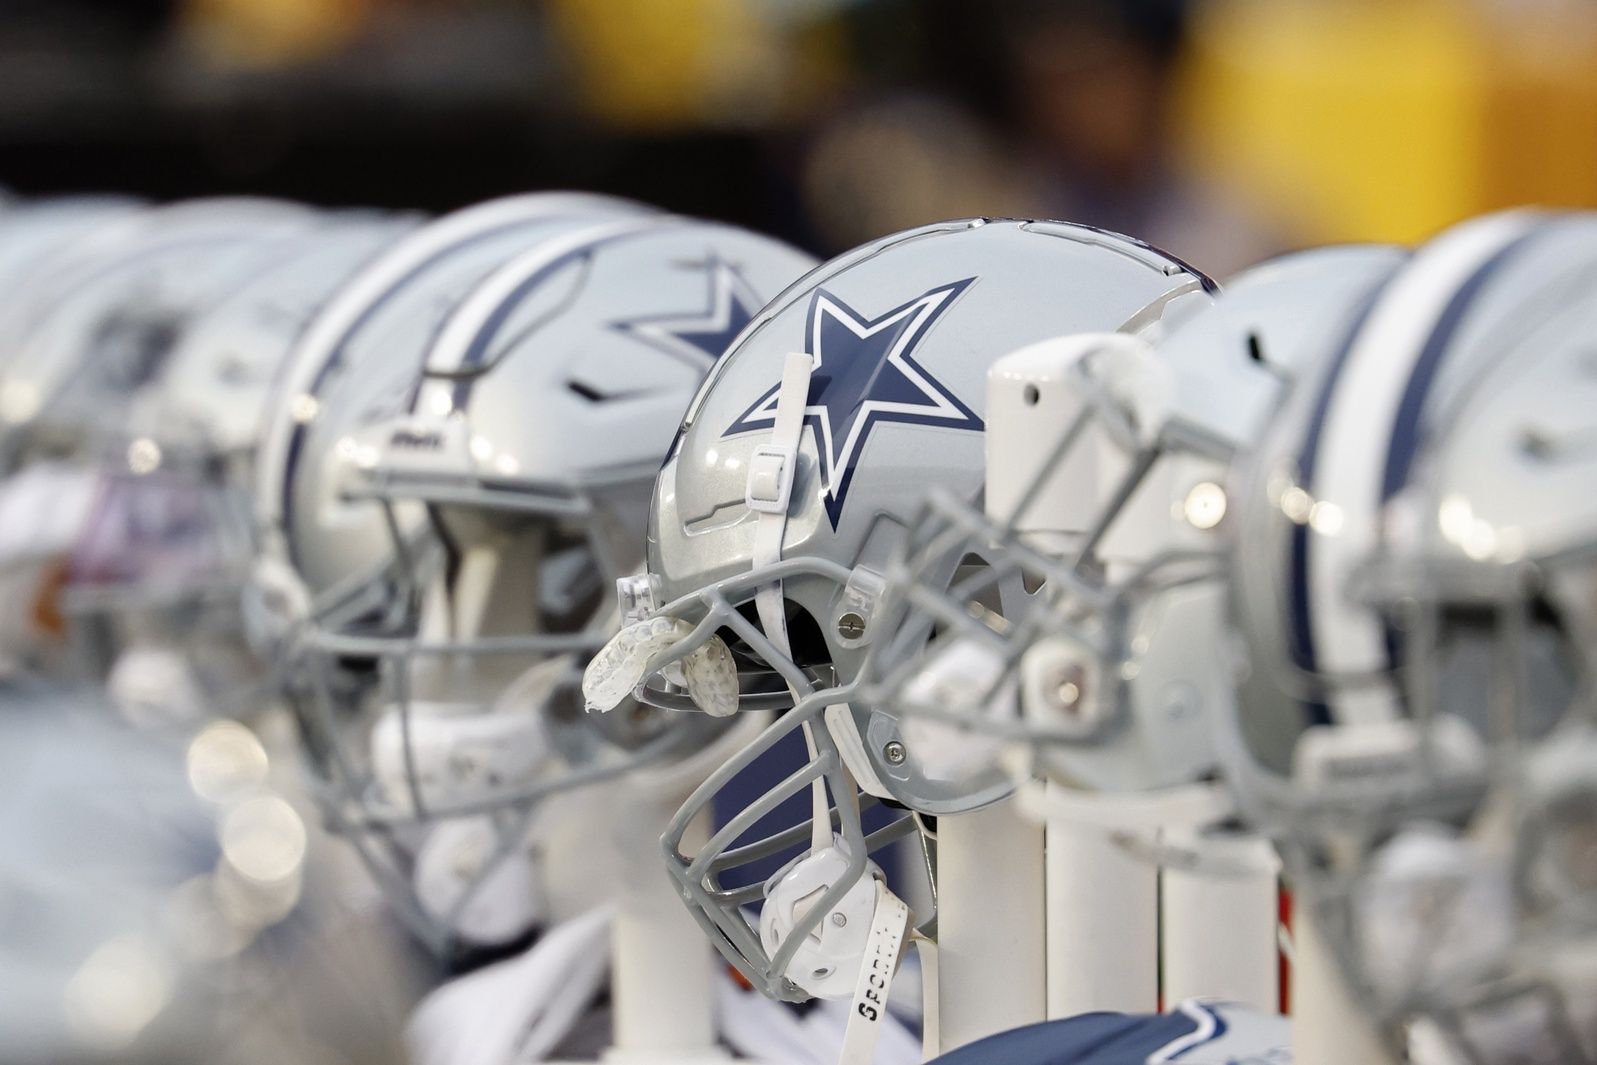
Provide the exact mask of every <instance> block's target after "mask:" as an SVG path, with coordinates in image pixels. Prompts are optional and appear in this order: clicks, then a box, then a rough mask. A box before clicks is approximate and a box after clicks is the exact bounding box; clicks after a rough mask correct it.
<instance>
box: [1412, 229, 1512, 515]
mask: <svg viewBox="0 0 1597 1065" xmlns="http://www.w3.org/2000/svg"><path fill="white" fill-rule="evenodd" d="M1541 232H1543V230H1541V229H1532V230H1529V231H1528V232H1526V233H1522V234H1521V235H1520V236H1519V237H1517V238H1515V239H1514V240H1512V241H1510V242H1508V243H1507V244H1505V245H1504V246H1503V247H1501V248H1499V249H1498V250H1497V252H1496V253H1495V254H1493V255H1492V256H1491V257H1490V258H1489V259H1487V260H1486V261H1485V262H1484V263H1482V264H1481V266H1480V267H1479V269H1477V270H1476V271H1475V273H1474V274H1473V275H1471V276H1470V278H1469V279H1468V280H1467V281H1465V282H1464V283H1463V284H1462V285H1460V286H1459V287H1458V289H1457V290H1456V291H1455V292H1454V294H1453V297H1452V299H1451V300H1449V301H1448V304H1447V306H1446V308H1444V309H1443V311H1442V314H1441V317H1439V318H1438V319H1437V321H1436V326H1435V327H1434V328H1433V329H1432V330H1431V335H1430V336H1429V337H1428V338H1427V339H1426V341H1425V348H1424V350H1422V351H1421V352H1420V357H1419V358H1418V359H1417V360H1416V361H1415V363H1414V370H1413V372H1412V373H1411V374H1410V375H1409V380H1408V386H1407V387H1406V388H1405V389H1404V390H1403V398H1402V401H1401V402H1400V403H1399V404H1398V408H1397V417H1396V418H1395V419H1393V422H1392V433H1391V437H1390V439H1389V442H1388V444H1387V449H1386V468H1385V470H1384V471H1383V472H1382V475H1381V501H1382V502H1385V501H1386V500H1389V499H1391V498H1392V497H1393V496H1395V495H1396V494H1397V493H1398V492H1400V491H1401V490H1402V489H1403V488H1404V487H1405V486H1407V484H1408V479H1409V474H1410V473H1411V472H1412V469H1413V465H1414V455H1415V453H1416V452H1417V451H1418V450H1419V444H1420V432H1421V424H1420V422H1421V418H1422V416H1423V414H1424V412H1425V401H1426V399H1427V398H1428V397H1429V396H1430V391H1431V386H1432V385H1433V384H1435V382H1436V377H1437V373H1438V372H1439V371H1440V369H1441V366H1442V361H1443V359H1444V357H1445V356H1446V354H1447V351H1448V348H1449V346H1450V345H1451V344H1452V341H1453V337H1454V336H1455V335H1456V334H1457V333H1458V327H1459V326H1460V325H1461V324H1462V323H1463V320H1464V316H1465V314H1466V313H1467V312H1468V311H1469V309H1470V307H1471V306H1472V305H1473V304H1474V300H1475V297H1476V296H1477V295H1478V294H1479V293H1480V290H1481V289H1482V288H1483V287H1484V286H1485V284H1486V282H1487V281H1489V280H1491V278H1492V277H1493V275H1495V274H1496V273H1497V272H1498V271H1499V270H1500V269H1502V267H1503V265H1504V264H1505V263H1506V262H1508V261H1509V260H1510V259H1512V258H1513V257H1514V255H1515V254H1516V253H1518V252H1519V251H1520V250H1521V249H1522V248H1524V247H1525V245H1526V244H1527V243H1529V242H1530V240H1531V239H1532V238H1534V237H1535V236H1537V235H1538V234H1539V233H1541Z"/></svg>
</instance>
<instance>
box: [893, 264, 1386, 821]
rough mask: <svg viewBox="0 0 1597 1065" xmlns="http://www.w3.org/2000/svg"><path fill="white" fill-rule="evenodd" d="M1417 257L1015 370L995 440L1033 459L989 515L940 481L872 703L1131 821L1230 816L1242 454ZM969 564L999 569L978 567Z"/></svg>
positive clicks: (1274, 267)
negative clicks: (1015, 584)
mask: <svg viewBox="0 0 1597 1065" xmlns="http://www.w3.org/2000/svg"><path fill="white" fill-rule="evenodd" d="M1404 254H1405V253H1404V252H1402V251H1401V250H1399V249H1397V248H1394V247H1387V246H1378V245H1370V246H1348V247H1336V248H1325V249H1319V250H1315V251H1308V252H1300V253H1297V254H1294V255H1289V256H1285V257H1283V258H1281V259H1277V260H1274V261H1272V262H1269V263H1266V264H1264V265H1261V266H1259V267H1255V268H1254V269H1252V270H1250V271H1247V272H1245V273H1244V274H1242V275H1240V276H1238V277H1237V278H1236V279H1235V280H1234V281H1233V282H1231V283H1230V284H1228V286H1227V287H1226V289H1225V290H1224V292H1222V293H1221V294H1220V296H1219V297H1218V298H1217V299H1216V300H1215V302H1214V303H1213V304H1212V305H1211V306H1209V307H1207V308H1204V309H1203V310H1201V311H1199V312H1198V313H1196V314H1194V315H1192V316H1190V317H1188V318H1186V319H1184V320H1182V321H1180V322H1177V323H1175V324H1174V325H1173V327H1172V328H1169V329H1167V330H1161V331H1157V332H1155V331H1145V332H1144V333H1143V334H1142V335H1141V336H1131V335H1127V334H1089V335H1084V336H1076V337H1061V338H1056V339H1052V340H1048V341H1044V342H1043V343H1041V344H1038V345H1034V346H1033V347H1030V348H1027V349H1023V350H1022V351H1020V352H1017V353H1015V354H1013V355H1011V356H1008V357H1006V358H1004V359H1002V360H1000V361H999V362H998V363H997V364H996V365H995V366H994V369H993V372H992V375H991V376H990V378H989V384H988V397H987V402H988V414H989V418H990V420H991V426H990V428H989V430H988V448H989V455H990V456H991V458H992V459H993V460H999V459H1001V458H1008V459H1011V460H1014V461H1012V462H1011V463H1008V464H1004V463H1002V462H1000V463H999V467H998V468H999V470H1001V473H1002V475H1001V476H1000V473H998V472H994V473H992V474H991V479H990V480H989V482H988V485H987V494H986V500H985V502H986V513H985V514H983V513H982V512H980V511H978V510H977V509H975V508H973V507H971V506H970V505H969V504H968V503H967V502H966V501H965V500H961V499H958V498H956V497H953V496H950V495H948V494H946V493H938V494H937V495H935V496H934V497H933V498H932V499H931V500H930V502H929V503H928V504H927V508H926V513H925V517H924V518H923V520H921V521H920V522H919V523H918V524H917V525H916V527H915V528H914V530H913V531H912V532H911V534H910V536H909V537H908V538H907V540H906V542H905V546H904V549H903V551H902V553H901V554H900V556H899V557H897V558H896V559H895V560H894V563H893V565H892V566H891V567H890V568H889V570H888V577H887V590H886V593H885V594H884V596H883V602H884V606H883V609H882V613H883V615H884V617H885V618H886V619H887V620H886V622H885V624H884V627H883V630H882V635H881V637H880V638H879V639H878V641H877V645H876V647H875V649H874V652H873V654H872V656H871V658H870V662H869V666H868V668H867V669H866V671H865V672H866V675H867V680H866V689H867V694H866V699H867V700H868V701H870V702H873V703H875V704H877V705H879V706H884V707H887V708H890V709H891V710H892V711H893V712H895V713H898V714H900V715H903V716H904V717H905V718H906V720H905V721H904V724H903V735H904V743H905V746H906V748H908V749H913V750H919V751H921V752H923V757H925V758H926V759H928V760H930V761H937V762H940V763H942V764H944V765H945V766H948V767H961V766H969V765H972V764H982V763H983V762H987V763H993V762H997V761H1002V762H1004V764H1006V765H1007V766H1009V768H1010V769H1011V771H1012V773H1013V774H1014V775H1015V776H1016V777H1017V778H1018V780H1021V781H1025V780H1033V779H1046V780H1050V781H1054V782H1056V783H1058V784H1061V785H1064V786H1065V787H1066V788H1068V789H1070V792H1069V793H1068V794H1071V796H1072V797H1071V798H1070V799H1069V800H1068V801H1069V802H1070V804H1071V811H1072V813H1071V816H1073V817H1083V816H1089V814H1088V810H1089V809H1092V810H1096V811H1097V813H1098V814H1099V815H1101V816H1103V817H1105V818H1107V819H1109V821H1111V822H1113V824H1114V825H1115V827H1116V828H1118V829H1119V830H1122V831H1125V830H1132V829H1135V828H1148V827H1152V826H1151V825H1149V824H1144V823H1141V822H1142V818H1143V815H1146V816H1147V817H1151V818H1156V819H1157V821H1158V824H1159V825H1163V826H1168V825H1170V824H1173V823H1177V822H1185V823H1188V824H1191V825H1193V826H1194V827H1201V826H1204V825H1212V824H1215V823H1217V822H1219V821H1221V820H1223V819H1225V818H1226V817H1227V816H1229V815H1230V813H1231V811H1232V806H1233V804H1232V802H1231V799H1230V797H1229V794H1228V793H1227V792H1226V790H1225V789H1224V788H1223V786H1221V785H1220V784H1219V782H1218V780H1217V779H1216V777H1217V763H1216V757H1215V754H1214V751H1213V744H1212V742H1211V740H1210V730H1211V728H1212V725H1211V724H1210V719H1211V717H1212V716H1213V715H1215V714H1227V713H1230V711H1231V708H1232V676H1231V670H1230V667H1229V664H1228V663H1229V662H1230V660H1231V652H1230V647H1229V641H1228V638H1227V635H1226V629H1225V623H1224V622H1225V605H1224V597H1225V590H1226V586H1225V581H1224V562H1225V555H1224V539H1223V536H1224V534H1225V532H1226V528H1227V525H1226V513H1227V509H1228V508H1227V496H1226V490H1225V487H1224V484H1225V480H1226V470H1227V467H1228V463H1229V462H1230V460H1231V458H1232V456H1233V455H1235V454H1236V453H1237V452H1238V451H1239V450H1242V449H1245V448H1246V447H1247V446H1248V445H1249V443H1250V442H1251V441H1252V440H1253V439H1254V437H1255V436H1256V434H1257V433H1258V431H1259V430H1260V428H1261V426H1262V423H1263V421H1264V419H1265V417H1266V415H1267V413H1268V412H1269V411H1270V410H1271V409H1272V408H1273V406H1274V405H1275V404H1276V403H1277V402H1279V400H1280V399H1281V397H1282V396H1283V395H1284V394H1285V393H1286V391H1287V390H1288V389H1289V388H1290V382H1291V381H1292V380H1293V379H1294V378H1295V377H1296V375H1297V374H1298V372H1299V371H1300V369H1301V368H1302V367H1303V366H1305V365H1312V363H1313V360H1314V359H1315V358H1316V357H1317V356H1318V355H1319V354H1321V353H1322V352H1323V351H1324V350H1325V349H1326V348H1328V347H1330V346H1331V345H1332V344H1334V343H1335V341H1336V339H1337V338H1338V337H1339V336H1340V335H1341V333H1342V331H1343V329H1344V326H1343V324H1342V323H1343V322H1344V320H1345V319H1346V318H1347V316H1348V315H1349V313H1350V311H1351V309H1352V308H1356V307H1357V306H1359V304H1360V302H1361V301H1362V300H1363V299H1365V298H1367V296H1368V293H1369V292H1370V291H1372V290H1373V289H1375V288H1376V287H1377V286H1378V285H1379V284H1380V283H1381V282H1382V281H1383V280H1384V279H1385V278H1386V277H1387V276H1388V275H1389V274H1390V273H1391V272H1392V271H1393V270H1395V269H1396V268H1397V267H1398V265H1399V264H1400V263H1401V262H1402V261H1403V259H1404ZM989 468H990V470H991V469H992V467H991V466H990V467H989ZM973 556H979V557H983V558H985V559H987V560H988V562H989V565H988V566H986V567H968V566H967V567H966V570H967V571H966V572H964V573H962V574H960V572H959V571H960V563H961V560H962V559H966V558H969V557H973ZM951 573H954V574H959V575H958V577H957V579H955V580H954V581H952V582H949V581H948V580H947V579H946V578H947V575H948V574H951ZM939 576H941V577H942V578H943V579H942V580H941V581H939V580H938V577H939ZM1017 577H1018V578H1019V579H1020V582H1021V584H1022V585H1023V586H1024V587H1025V588H1027V589H1030V590H1032V592H1033V594H1032V595H1030V596H1028V597H1026V598H1024V599H1022V600H1021V601H1020V603H1019V604H1018V606H1019V610H1018V612H1015V611H1013V610H1011V611H1010V612H1006V613H1000V612H999V611H998V609H997V608H996V606H995V605H994V604H993V594H992V593H993V591H994V590H995V589H996V588H997V587H999V586H1000V584H1001V582H1003V581H1005V580H1014V579H1016V578H1017ZM1016 739H1020V740H1023V741H1024V742H1023V743H1021V744H1019V745H1018V748H1013V749H1014V750H1015V753H1017V754H1019V755H1020V757H1018V758H1015V757H1009V758H1006V757H1004V755H1005V754H1006V751H1007V750H1008V749H1012V748H1011V747H1010V745H1009V744H1006V743H1005V742H1003V741H1013V740H1016ZM953 771H954V769H953V768H949V769H945V772H953ZM1083 793H1086V794H1083ZM1089 796H1091V798H1092V802H1091V804H1090V806H1089V804H1087V803H1086V802H1085V800H1086V799H1087V798H1088V797H1089ZM1026 798H1027V800H1028V802H1029V803H1034V802H1035V801H1036V800H1037V799H1039V798H1041V792H1039V791H1034V790H1033V791H1028V793H1027V795H1026Z"/></svg>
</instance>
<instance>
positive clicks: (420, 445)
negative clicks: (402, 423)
mask: <svg viewBox="0 0 1597 1065" xmlns="http://www.w3.org/2000/svg"><path fill="white" fill-rule="evenodd" d="M388 443H389V446H391V447H402V448H408V449H410V450H412V451H437V450H439V449H440V448H442V447H443V446H444V435H443V434H442V433H440V432H439V431H438V430H436V429H425V430H423V429H396V430H394V433H393V435H392V436H390V437H389V438H388Z"/></svg>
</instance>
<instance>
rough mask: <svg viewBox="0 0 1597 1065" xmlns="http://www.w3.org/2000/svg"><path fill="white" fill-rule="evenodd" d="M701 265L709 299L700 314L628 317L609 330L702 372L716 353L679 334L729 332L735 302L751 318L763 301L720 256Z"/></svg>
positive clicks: (711, 361)
mask: <svg viewBox="0 0 1597 1065" xmlns="http://www.w3.org/2000/svg"><path fill="white" fill-rule="evenodd" d="M704 265H705V267H706V271H705V272H706V274H707V276H708V278H709V282H710V285H709V297H710V298H709V306H707V307H706V308H705V309H704V310H703V311H700V312H696V313H689V314H665V315H659V316H657V317H649V318H631V319H628V320H626V321H622V322H616V323H615V324H614V326H613V328H615V329H618V330H620V331H621V332H623V333H627V334H629V335H631V336H635V337H637V338H638V339H639V340H642V341H643V342H645V343H647V344H652V345H654V346H655V347H657V348H660V349H661V350H663V351H665V352H666V353H667V354H670V355H675V356H678V357H681V358H686V359H687V360H689V365H691V366H692V367H693V368H694V369H696V370H703V369H704V368H705V367H706V366H709V365H710V364H711V363H713V362H715V360H716V358H717V355H718V354H719V353H717V355H711V354H709V353H707V352H706V351H705V350H704V349H703V348H701V347H699V346H698V345H697V344H694V343H692V342H690V341H687V340H683V339H682V334H683V333H725V332H729V331H730V330H731V327H732V313H733V309H734V308H735V307H736V306H737V303H738V302H741V303H742V305H743V306H744V307H745V308H746V309H747V310H748V314H749V317H750V319H752V318H753V316H754V314H755V312H757V311H758V310H759V309H760V308H761V307H762V306H764V305H765V301H764V300H762V299H760V297H759V294H758V293H757V292H755V291H754V287H753V286H752V285H750V284H749V282H748V280H747V279H746V278H744V276H743V275H742V274H741V273H739V272H738V269H737V267H735V266H733V265H732V264H731V263H729V262H727V261H726V260H725V259H722V258H721V257H720V256H714V255H712V256H710V257H709V259H708V260H707V261H706V262H705V264H704Z"/></svg>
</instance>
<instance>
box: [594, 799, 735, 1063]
mask: <svg viewBox="0 0 1597 1065" xmlns="http://www.w3.org/2000/svg"><path fill="white" fill-rule="evenodd" d="M629 812H630V814H631V815H632V816H634V817H637V818H638V819H639V820H640V821H648V820H650V818H649V817H648V813H649V811H648V810H647V809H645V808H634V809H632V810H631V811H629ZM657 813H658V815H659V816H658V821H659V824H658V825H651V826H648V827H649V831H648V832H645V833H642V834H643V835H644V836H645V837H646V842H647V844H648V845H645V846H642V847H638V848H636V849H634V850H633V852H632V853H630V854H628V855H627V856H626V859H625V862H624V864H623V869H624V873H623V875H624V877H625V879H624V881H623V883H624V887H622V889H621V890H620V892H619V894H618V895H617V897H616V901H615V911H616V917H615V926H614V932H613V938H612V941H611V972H610V990H611V1003H612V1008H613V1018H612V1025H613V1030H612V1043H611V1047H610V1049H609V1050H608V1051H607V1052H606V1054H605V1060H606V1061H612V1062H663V1061H669V1062H673V1063H683V1062H704V1063H716V1062H725V1061H728V1060H730V1059H729V1055H728V1054H727V1053H726V1052H725V1051H724V1050H722V1049H721V1047H720V1046H719V1045H718V1044H717V1041H716V1028H715V1014H714V995H715V987H714V984H713V982H712V981H713V979H714V970H713V968H712V965H713V961H712V951H710V950H709V949H708V945H707V944H706V943H705V940H704V933H703V932H702V931H700V929H699V927H698V925H696V924H695V923H694V921H693V918H692V917H691V916H689V914H688V912H687V910H686V908H684V907H683V905H682V900H681V899H679V898H677V897H676V894H675V892H674V891H673V890H672V888H671V884H670V880H669V878H668V876H667V874H666V872H665V871H664V870H663V869H662V868H661V866H660V854H659V848H658V846H655V845H653V844H654V840H655V839H657V838H658V836H659V833H660V831H661V830H663V829H664V826H665V821H666V818H667V815H668V813H669V811H668V810H667V809H665V808H661V809H660V810H659V811H657ZM639 827H642V826H639ZM694 835H695V836H696V837H697V838H696V839H694V840H692V841H690V842H693V843H702V842H703V840H704V839H705V838H707V833H706V832H705V831H704V826H703V825H702V824H701V825H700V826H698V831H697V832H695V833H694Z"/></svg>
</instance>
